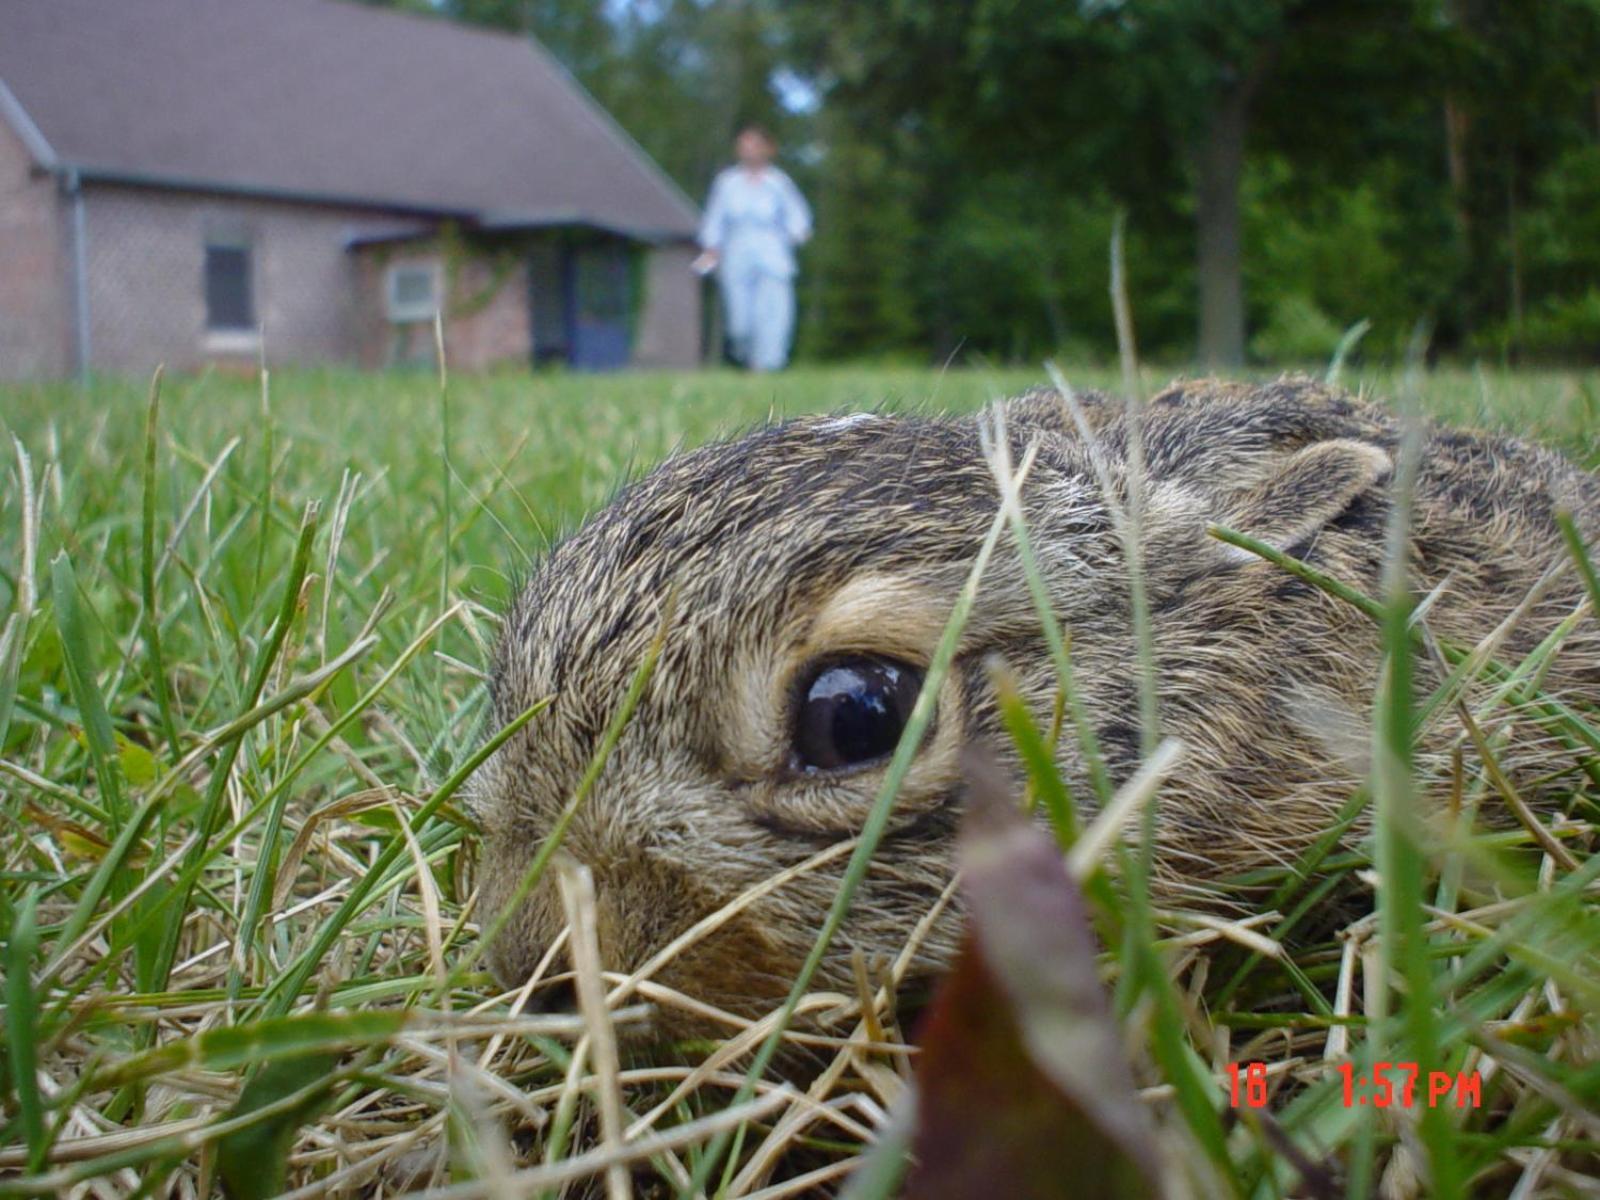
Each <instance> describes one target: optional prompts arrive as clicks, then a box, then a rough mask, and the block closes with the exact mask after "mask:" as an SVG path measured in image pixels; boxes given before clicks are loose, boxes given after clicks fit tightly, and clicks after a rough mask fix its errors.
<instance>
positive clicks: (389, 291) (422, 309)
mask: <svg viewBox="0 0 1600 1200" xmlns="http://www.w3.org/2000/svg"><path fill="white" fill-rule="evenodd" d="M384 292H385V294H386V296H387V297H388V309H389V320H390V321H392V322H394V323H395V324H396V325H403V324H407V323H410V322H412V321H431V320H433V319H434V317H435V316H436V315H437V314H438V312H439V268H438V267H437V266H436V265H435V264H433V263H396V264H395V265H394V266H392V267H390V268H389V273H388V278H387V280H386V281H385V287H384Z"/></svg>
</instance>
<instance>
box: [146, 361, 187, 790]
mask: <svg viewBox="0 0 1600 1200" xmlns="http://www.w3.org/2000/svg"><path fill="white" fill-rule="evenodd" d="M162 369H163V368H161V367H157V368H156V371H155V374H154V375H152V376H151V377H150V403H149V406H148V408H147V409H146V411H145V422H144V488H143V503H142V505H141V507H140V555H139V583H140V589H141V593H140V594H141V596H142V598H143V601H144V621H143V625H144V641H145V649H146V652H147V653H148V655H149V660H150V661H149V668H148V671H149V676H150V687H151V690H152V691H154V692H155V695H156V711H157V713H158V714H159V715H160V719H161V731H162V733H163V734H165V735H166V739H167V749H168V750H169V752H170V753H171V755H172V761H173V762H177V761H178V760H179V759H180V758H182V757H183V747H182V744H181V743H180V742H179V740H178V725H177V721H176V720H175V719H174V718H173V715H172V697H171V695H170V694H169V693H168V690H167V665H166V661H165V660H164V659H163V657H162V654H161V619H160V610H159V608H158V607H157V605H156V430H157V428H158V425H159V422H160V417H161V373H162Z"/></svg>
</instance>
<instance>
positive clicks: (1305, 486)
mask: <svg viewBox="0 0 1600 1200" xmlns="http://www.w3.org/2000/svg"><path fill="white" fill-rule="evenodd" d="M1393 466H1394V464H1393V462H1392V461H1391V460H1390V458H1389V455H1388V453H1387V452H1386V451H1384V450H1383V449H1382V448H1380V447H1378V446H1374V445H1372V444H1371V443H1370V442H1358V441H1353V440H1350V439H1346V438H1337V439H1334V440H1332V441H1327V442H1318V443H1316V444H1315V445H1312V446H1307V447H1306V448H1305V449H1303V450H1297V451H1295V453H1293V454H1291V455H1289V456H1288V457H1286V458H1283V459H1280V460H1279V461H1278V462H1277V463H1276V464H1275V468H1274V470H1273V472H1272V473H1271V474H1270V475H1269V476H1268V477H1267V478H1266V479H1265V480H1263V481H1262V482H1260V483H1258V484H1256V485H1255V486H1254V487H1251V488H1249V489H1248V490H1246V491H1245V492H1244V493H1243V494H1242V495H1237V496H1235V497H1233V498H1232V499H1231V502H1230V503H1228V504H1226V505H1225V506H1224V510H1223V513H1222V515H1221V520H1222V523H1223V524H1224V525H1229V526H1231V527H1232V528H1234V529H1237V530H1238V531H1239V532H1240V533H1246V534H1249V535H1250V536H1251V537H1253V538H1255V539H1257V540H1258V541H1262V542H1266V543H1267V544H1268V545H1269V546H1271V547H1273V548H1274V549H1276V550H1282V551H1286V552H1288V551H1292V550H1293V549H1294V548H1295V547H1297V546H1300V545H1302V544H1303V543H1305V542H1307V541H1309V540H1310V539H1311V538H1312V537H1313V536H1314V535H1315V534H1316V533H1317V532H1318V531H1320V530H1321V529H1322V528H1323V527H1324V526H1326V525H1328V524H1329V523H1330V522H1332V521H1334V520H1337V519H1338V518H1339V517H1340V516H1341V515H1343V513H1344V512H1345V510H1347V509H1348V508H1349V507H1350V505H1351V504H1353V503H1354V502H1355V499H1356V497H1357V496H1359V495H1361V493H1362V492H1364V491H1366V490H1367V489H1368V488H1370V487H1372V486H1374V485H1375V484H1378V483H1380V482H1382V481H1383V480H1384V479H1385V478H1387V477H1388V475H1389V473H1390V472H1391V471H1392V470H1393ZM1240 553H1241V554H1242V553H1243V551H1240Z"/></svg>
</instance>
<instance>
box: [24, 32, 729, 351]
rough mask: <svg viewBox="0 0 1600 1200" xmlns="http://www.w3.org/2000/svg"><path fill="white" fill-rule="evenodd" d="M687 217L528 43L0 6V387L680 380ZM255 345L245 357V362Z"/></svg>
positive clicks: (674, 192) (606, 122) (696, 326)
mask: <svg viewBox="0 0 1600 1200" xmlns="http://www.w3.org/2000/svg"><path fill="white" fill-rule="evenodd" d="M696 220H697V213H696V211H695V207H694V205H693V204H692V203H691V202H690V201H689V199H688V198H687V197H685V196H684V195H683V193H682V192H681V191H679V190H678V189H677V188H676V187H675V186H674V185H673V184H672V183H671V181H670V180H668V179H667V177H666V176H665V175H664V174H663V173H662V172H661V171H660V170H659V169H658V168H657V167H656V166H655V164H654V163H652V162H651V161H650V159H649V158H648V157H647V156H646V155H645V154H644V152H643V151H642V150H640V148H639V147H638V146H637V145H636V144H635V143H634V142H633V141H632V140H631V139H630V138H629V137H628V136H627V134H626V133H624V132H623V131H622V130H621V129H620V128H619V127H618V126H617V125H616V124H615V123H614V122H613V121H612V120H611V118H610V117H609V116H607V114H606V113H605V112H603V111H602V110H601V109H600V108H599V107H598V106H597V105H596V104H595V103H594V101H593V100H592V99H591V98H590V97H589V96H588V95H587V94H586V93H584V92H583V90H582V89H581V88H580V87H579V86H578V85H577V83H576V82H575V81H574V80H572V78H571V77H570V76H568V75H567V74H566V72H565V71H564V70H563V69H562V68H561V67H560V66H559V65H558V64H557V63H556V62H555V61H554V60H553V59H552V58H551V57H550V56H549V55H548V54H547V53H546V52H545V51H544V50H543V49H542V48H541V47H539V46H538V45H536V44H535V43H533V42H532V41H531V40H529V39H527V38H521V37H513V36H508V35H502V34H495V33H488V32H483V31H480V30H474V29H467V28H463V27H460V26H456V25H451V24H449V23H447V22H445V21H443V20H440V19H435V18H431V17H427V16H418V15H411V14H406V13H398V12H394V11H390V10H384V9H378V8H369V7H365V6H362V5H358V4H353V3H346V2H344V0H137V2H136V3H133V2H130V0H0V379H8V378H9V379H21V378H51V377H57V376H63V375H69V374H73V373H75V372H77V373H82V372H89V371H96V372H100V371H104V372H145V371H148V370H150V369H152V368H153V367H154V366H155V365H156V364H157V363H166V364H167V366H168V367H169V368H172V369H186V368H195V367H200V366H203V365H205V364H208V363H213V362H228V361H235V362H239V363H241V364H248V363H253V362H254V361H255V360H256V359H257V357H258V356H259V355H260V354H262V353H263V351H264V353H265V354H266V357H267V359H268V361H269V362H270V363H279V364H283V363H321V362H356V363H362V364H365V365H369V366H384V365H390V364H394V363H397V362H403V361H409V360H427V359H429V358H430V357H431V356H432V353H433V314H434V313H435V311H442V312H443V315H444V323H445V331H446V347H445V349H446V357H447V359H448V360H449V362H450V364H451V367H452V369H467V370H470V369H475V368H482V367H487V366H491V365H494V364H498V363H506V362H514V363H528V362H535V363H543V362H565V363H568V364H570V365H572V366H575V367H580V368H589V369H605V368H610V367H620V366H627V365H641V366H652V365H655V366H687V365H692V364H693V363H695V362H696V361H698V359H699V357H700V338H701V326H700V286H699V282H698V280H697V279H696V278H695V277H694V275H693V274H692V273H691V272H690V271H689V268H688V264H689V261H690V260H691V258H692V257H693V253H694V248H693V244H692V238H693V235H694V231H695V225H696ZM263 343H264V346H263Z"/></svg>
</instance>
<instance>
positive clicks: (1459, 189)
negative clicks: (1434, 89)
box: [1444, 95, 1472, 236]
mask: <svg viewBox="0 0 1600 1200" xmlns="http://www.w3.org/2000/svg"><path fill="white" fill-rule="evenodd" d="M1467 126H1468V117H1467V110H1466V109H1464V108H1462V107H1461V105H1460V104H1459V103H1457V102H1456V98H1455V97H1454V96H1449V95H1447V96H1445V98H1444V146H1445V151H1444V152H1445V165H1446V167H1447V168H1448V169H1449V172H1450V197H1451V199H1452V200H1453V201H1454V202H1455V209H1456V224H1457V225H1458V226H1460V228H1461V232H1462V234H1463V235H1464V236H1468V235H1470V234H1471V233H1472V212H1471V210H1470V209H1469V208H1468V207H1467Z"/></svg>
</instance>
